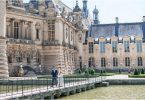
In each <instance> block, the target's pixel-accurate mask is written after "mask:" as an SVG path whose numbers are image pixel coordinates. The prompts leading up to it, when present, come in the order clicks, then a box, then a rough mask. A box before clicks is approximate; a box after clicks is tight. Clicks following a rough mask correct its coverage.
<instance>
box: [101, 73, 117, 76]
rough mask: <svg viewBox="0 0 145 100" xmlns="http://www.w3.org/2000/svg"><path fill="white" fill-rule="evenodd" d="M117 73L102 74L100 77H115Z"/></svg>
mask: <svg viewBox="0 0 145 100" xmlns="http://www.w3.org/2000/svg"><path fill="white" fill-rule="evenodd" d="M113 75H115V73H102V74H100V76H113Z"/></svg>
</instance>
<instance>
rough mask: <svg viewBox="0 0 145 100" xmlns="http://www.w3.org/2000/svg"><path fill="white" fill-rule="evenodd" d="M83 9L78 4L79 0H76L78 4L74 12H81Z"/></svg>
mask: <svg viewBox="0 0 145 100" xmlns="http://www.w3.org/2000/svg"><path fill="white" fill-rule="evenodd" d="M80 11H81V9H80V7H79V5H78V0H76V6H75V8H74V9H73V12H80Z"/></svg>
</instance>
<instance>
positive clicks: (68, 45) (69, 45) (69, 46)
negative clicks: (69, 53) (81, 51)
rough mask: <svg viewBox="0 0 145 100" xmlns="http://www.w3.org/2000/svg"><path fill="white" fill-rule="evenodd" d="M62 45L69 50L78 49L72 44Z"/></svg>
mask: <svg viewBox="0 0 145 100" xmlns="http://www.w3.org/2000/svg"><path fill="white" fill-rule="evenodd" d="M62 45H63V46H64V47H68V48H69V49H74V50H77V47H76V46H73V45H71V44H69V43H65V42H63V43H62Z"/></svg>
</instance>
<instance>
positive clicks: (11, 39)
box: [7, 38, 33, 44]
mask: <svg viewBox="0 0 145 100" xmlns="http://www.w3.org/2000/svg"><path fill="white" fill-rule="evenodd" d="M7 42H10V43H25V44H33V41H32V40H25V39H14V38H8V39H7Z"/></svg>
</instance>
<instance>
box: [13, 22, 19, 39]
mask: <svg viewBox="0 0 145 100" xmlns="http://www.w3.org/2000/svg"><path fill="white" fill-rule="evenodd" d="M14 38H15V39H18V38H19V22H14Z"/></svg>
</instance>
